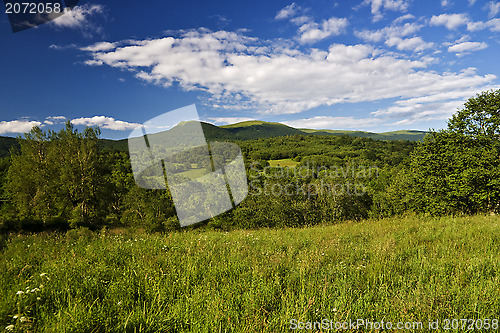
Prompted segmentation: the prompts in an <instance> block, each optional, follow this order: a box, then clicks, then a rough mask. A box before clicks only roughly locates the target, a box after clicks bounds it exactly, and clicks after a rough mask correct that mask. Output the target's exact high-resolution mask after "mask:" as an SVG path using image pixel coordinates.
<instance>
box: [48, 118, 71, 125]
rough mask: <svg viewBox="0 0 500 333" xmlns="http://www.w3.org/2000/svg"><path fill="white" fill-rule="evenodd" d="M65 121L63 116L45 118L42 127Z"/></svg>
mask: <svg viewBox="0 0 500 333" xmlns="http://www.w3.org/2000/svg"><path fill="white" fill-rule="evenodd" d="M66 120H67V118H66V117H64V116H50V117H47V118H45V120H44V121H43V124H44V125H55V124H60V123H63V122H65V121H66Z"/></svg>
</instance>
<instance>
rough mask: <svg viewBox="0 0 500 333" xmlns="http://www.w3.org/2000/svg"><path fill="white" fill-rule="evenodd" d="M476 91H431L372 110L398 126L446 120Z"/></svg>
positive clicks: (492, 87) (467, 71) (465, 71)
mask: <svg viewBox="0 0 500 333" xmlns="http://www.w3.org/2000/svg"><path fill="white" fill-rule="evenodd" d="M472 71H473V69H466V70H464V71H463V73H464V74H466V73H471V72H472ZM489 88H490V89H495V90H496V89H498V88H500V86H491V87H489ZM476 93H477V89H476V88H469V89H461V90H449V91H441V92H436V93H431V94H429V95H426V96H420V97H414V98H409V99H406V100H400V101H397V102H396V103H394V105H392V106H390V107H388V108H385V109H380V110H377V111H375V112H372V115H373V116H375V117H380V118H385V119H394V122H393V123H391V124H389V125H398V126H401V125H408V124H412V123H416V122H423V121H433V120H445V119H448V118H450V117H451V116H452V114H453V113H455V112H456V111H457V110H458V109H460V108H462V107H463V104H464V102H465V101H466V100H467V99H468V98H470V97H471V96H474V95H475V94H476ZM401 118H402V119H401ZM396 119H401V120H396Z"/></svg>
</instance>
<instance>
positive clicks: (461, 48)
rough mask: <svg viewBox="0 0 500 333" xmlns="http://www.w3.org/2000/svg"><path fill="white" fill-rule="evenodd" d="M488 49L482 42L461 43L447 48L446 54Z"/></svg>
mask: <svg viewBox="0 0 500 333" xmlns="http://www.w3.org/2000/svg"><path fill="white" fill-rule="evenodd" d="M487 47H488V44H486V43H482V42H463V43H458V44H455V45H452V46H450V47H448V52H453V53H459V54H460V53H464V52H473V51H479V50H483V49H485V48H487Z"/></svg>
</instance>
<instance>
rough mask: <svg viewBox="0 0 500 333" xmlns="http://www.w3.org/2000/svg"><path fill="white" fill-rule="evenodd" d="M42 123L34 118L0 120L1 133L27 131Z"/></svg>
mask: <svg viewBox="0 0 500 333" xmlns="http://www.w3.org/2000/svg"><path fill="white" fill-rule="evenodd" d="M41 125H42V123H41V122H39V121H34V120H12V121H0V134H7V133H26V132H29V131H30V130H31V129H32V128H33V127H34V126H41Z"/></svg>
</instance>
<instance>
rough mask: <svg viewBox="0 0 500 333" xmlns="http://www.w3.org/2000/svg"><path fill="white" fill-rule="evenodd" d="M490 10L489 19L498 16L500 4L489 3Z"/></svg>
mask: <svg viewBox="0 0 500 333" xmlns="http://www.w3.org/2000/svg"><path fill="white" fill-rule="evenodd" d="M487 8H488V10H489V14H488V15H489V17H490V18H493V17H495V16H497V15H498V13H499V12H500V2H494V1H490V2H489V3H488V7H487Z"/></svg>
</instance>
